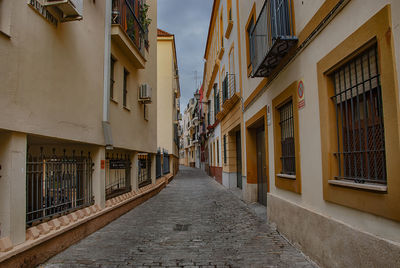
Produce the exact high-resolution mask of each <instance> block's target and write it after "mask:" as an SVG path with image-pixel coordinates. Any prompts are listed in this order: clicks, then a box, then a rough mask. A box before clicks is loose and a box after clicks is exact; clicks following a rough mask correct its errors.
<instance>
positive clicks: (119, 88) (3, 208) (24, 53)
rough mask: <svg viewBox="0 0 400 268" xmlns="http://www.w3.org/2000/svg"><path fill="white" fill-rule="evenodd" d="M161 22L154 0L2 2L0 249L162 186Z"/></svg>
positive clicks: (0, 57)
mask: <svg viewBox="0 0 400 268" xmlns="http://www.w3.org/2000/svg"><path fill="white" fill-rule="evenodd" d="M156 26H157V1H156V0H151V1H147V3H145V2H144V1H139V0H126V1H125V0H113V1H83V0H74V1H58V2H57V3H54V2H53V3H50V2H49V1H37V0H30V1H12V0H2V1H0V59H1V60H0V80H1V81H2V83H1V85H0V94H1V98H0V103H1V104H2V107H3V109H2V113H1V114H0V166H1V170H0V204H1V205H0V251H9V250H12V248H15V247H16V246H17V245H21V246H19V249H18V250H20V249H21V248H25V247H28V246H27V245H26V243H31V242H29V241H27V239H34V238H35V239H36V238H37V237H39V236H40V237H41V241H42V240H43V239H44V238H43V237H42V236H41V235H44V234H47V233H48V228H49V226H50V227H51V228H54V230H58V229H59V223H57V221H54V219H55V218H56V217H61V216H65V215H69V213H72V212H74V211H77V210H79V209H81V210H82V209H85V208H88V207H90V208H91V210H85V211H86V212H85V213H87V214H80V213H78V215H80V216H82V215H90V213H92V212H93V211H98V210H102V209H104V208H105V206H106V202H110V200H113V201H112V203H110V204H109V207H111V206H112V204H115V203H113V202H114V201H115V200H114V199H113V198H115V197H117V196H118V198H119V199H118V200H116V201H115V202H120V201H121V200H122V197H121V196H124V198H123V199H124V200H125V199H126V198H127V194H130V195H131V194H132V193H133V192H135V191H137V190H138V189H139V188H143V187H145V186H148V185H154V184H155V183H156V165H155V162H156V161H155V159H156V153H157V134H156V133H157V110H156V109H157V107H158V103H157V93H158V92H157V90H156V89H157V27H156ZM171 62H172V61H171ZM171 64H172V63H171ZM171 72H172V70H171ZM178 85H179V84H178ZM152 89H153V90H152ZM178 93H179V86H178ZM178 93H177V94H178ZM171 103H172V99H171ZM172 113H173V111H172V110H171V116H172ZM171 134H172V130H171ZM172 139H173V138H172V137H171V141H172ZM170 152H171V153H173V154H175V155H177V149H176V148H172V149H171V151H170ZM93 206H95V208H93ZM82 213H83V212H82ZM80 216H79V217H80ZM74 217H75V216H72V217H71V222H72V221H76V218H74ZM82 217H83V216H82ZM68 219H69V218H68ZM68 219H67V218H65V217H64V218H63V221H62V223H65V224H67V223H70V220H68ZM48 221H50V223H49V224H53V225H49V224H48V223H47V222H48ZM38 230H39V231H38ZM35 243H36V242H35ZM37 243H39V242H37ZM37 243H36V244H37ZM31 244H32V243H31ZM6 256H7V254H6V253H4V254H3V253H1V252H0V258H1V259H2V260H3V259H4V258H6Z"/></svg>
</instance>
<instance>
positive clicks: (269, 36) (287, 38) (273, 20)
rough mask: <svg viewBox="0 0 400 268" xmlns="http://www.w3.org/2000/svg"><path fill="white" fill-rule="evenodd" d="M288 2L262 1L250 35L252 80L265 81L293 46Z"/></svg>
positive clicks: (291, 21)
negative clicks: (258, 78)
mask: <svg viewBox="0 0 400 268" xmlns="http://www.w3.org/2000/svg"><path fill="white" fill-rule="evenodd" d="M292 10H293V7H292V1H291V0H266V1H265V3H264V6H263V8H262V10H261V12H260V16H259V17H258V19H257V22H256V25H255V26H254V29H253V31H252V32H251V36H250V42H251V46H252V48H253V49H252V53H251V64H252V67H253V71H252V76H253V77H267V76H269V75H270V74H271V73H272V71H273V70H274V69H275V68H276V67H277V66H278V64H279V63H280V62H281V60H282V58H283V57H284V56H286V54H287V53H288V52H289V50H290V49H291V48H292V47H293V46H294V45H295V44H296V43H297V41H298V39H297V37H296V36H294V26H293V13H292Z"/></svg>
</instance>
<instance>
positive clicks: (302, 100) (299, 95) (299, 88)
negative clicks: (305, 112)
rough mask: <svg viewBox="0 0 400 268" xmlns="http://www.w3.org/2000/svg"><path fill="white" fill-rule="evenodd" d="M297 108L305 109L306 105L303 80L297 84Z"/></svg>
mask: <svg viewBox="0 0 400 268" xmlns="http://www.w3.org/2000/svg"><path fill="white" fill-rule="evenodd" d="M297 98H298V101H297V108H298V109H299V110H300V109H303V108H304V106H306V100H305V98H304V83H303V81H302V80H300V82H299V84H298V86H297Z"/></svg>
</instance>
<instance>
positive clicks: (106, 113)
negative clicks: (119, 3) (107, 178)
mask: <svg viewBox="0 0 400 268" xmlns="http://www.w3.org/2000/svg"><path fill="white" fill-rule="evenodd" d="M105 3H106V7H105V9H106V10H105V12H106V14H105V23H104V89H103V122H102V125H103V133H104V142H105V147H106V149H109V150H112V149H113V140H112V134H111V124H110V122H109V119H110V76H111V72H110V65H111V18H112V16H111V13H112V1H111V0H107V1H105Z"/></svg>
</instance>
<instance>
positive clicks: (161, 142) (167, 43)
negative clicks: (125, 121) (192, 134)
mask: <svg viewBox="0 0 400 268" xmlns="http://www.w3.org/2000/svg"><path fill="white" fill-rule="evenodd" d="M157 35H158V37H157V84H158V86H157V97H158V99H159V100H162V101H159V102H158V103H157V146H158V148H159V150H160V152H161V150H163V151H164V152H165V153H166V154H168V156H167V157H166V155H163V159H164V160H165V161H163V172H162V173H164V172H167V173H169V172H168V171H171V172H172V173H173V174H176V173H177V172H178V169H179V131H178V130H179V115H180V94H181V92H180V85H179V72H178V61H177V55H176V46H175V36H174V35H173V34H170V33H168V32H166V31H163V30H161V29H158V32H157ZM167 158H168V159H167ZM168 164H169V167H168V168H164V165H168ZM160 174H161V173H160Z"/></svg>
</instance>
